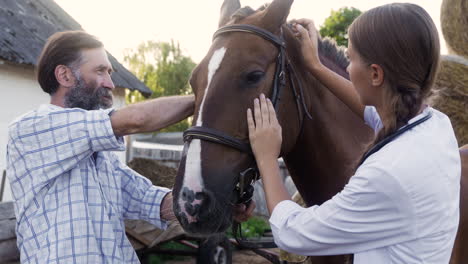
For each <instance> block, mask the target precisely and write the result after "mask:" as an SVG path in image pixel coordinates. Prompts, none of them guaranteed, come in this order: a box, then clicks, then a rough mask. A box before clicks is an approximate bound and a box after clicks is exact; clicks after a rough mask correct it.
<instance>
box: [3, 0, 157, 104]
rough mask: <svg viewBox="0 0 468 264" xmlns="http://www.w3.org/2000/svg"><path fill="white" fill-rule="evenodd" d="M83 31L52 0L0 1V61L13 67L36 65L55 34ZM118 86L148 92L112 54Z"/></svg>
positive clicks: (115, 81)
mask: <svg viewBox="0 0 468 264" xmlns="http://www.w3.org/2000/svg"><path fill="white" fill-rule="evenodd" d="M66 30H82V28H81V26H80V24H78V23H77V22H76V21H75V20H74V19H73V18H72V17H71V16H70V15H68V14H67V13H66V12H65V11H64V10H63V9H62V8H61V7H60V6H58V5H57V4H56V3H55V2H54V1H52V0H14V1H13V0H0V59H1V60H5V61H9V62H12V63H16V64H24V65H31V66H33V65H36V62H37V59H38V57H39V55H40V52H41V50H42V48H43V46H44V44H45V42H46V40H47V38H48V37H49V36H51V35H52V34H53V33H55V32H59V31H66ZM108 55H109V60H110V62H111V64H112V66H113V68H114V70H115V73H114V74H113V75H112V80H113V81H114V84H115V85H116V86H117V87H121V88H128V89H131V90H138V91H140V92H141V93H143V94H144V95H150V94H151V90H150V89H149V88H148V87H147V86H146V85H145V84H144V83H142V82H141V81H140V80H138V79H137V78H136V77H135V76H134V75H133V74H132V73H131V72H129V71H128V70H127V69H125V67H123V66H122V64H120V63H119V62H118V61H117V60H116V59H115V58H114V57H113V56H112V55H111V54H108Z"/></svg>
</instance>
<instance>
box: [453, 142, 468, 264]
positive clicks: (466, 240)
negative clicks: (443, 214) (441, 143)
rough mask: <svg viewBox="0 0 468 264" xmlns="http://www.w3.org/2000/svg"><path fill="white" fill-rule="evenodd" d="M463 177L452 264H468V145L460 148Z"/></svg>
mask: <svg viewBox="0 0 468 264" xmlns="http://www.w3.org/2000/svg"><path fill="white" fill-rule="evenodd" d="M460 157H461V162H462V177H461V186H460V192H461V195H460V224H459V226H458V232H457V238H456V239H455V245H454V246H453V252H452V258H451V259H450V264H462V263H468V250H466V249H467V248H466V247H467V245H468V210H467V208H468V145H465V146H463V147H462V148H460Z"/></svg>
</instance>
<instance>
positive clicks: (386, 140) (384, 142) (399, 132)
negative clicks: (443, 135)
mask: <svg viewBox="0 0 468 264" xmlns="http://www.w3.org/2000/svg"><path fill="white" fill-rule="evenodd" d="M431 117H432V112H429V113H428V114H427V115H426V116H424V117H423V118H421V119H419V120H417V121H415V122H413V123H411V124H407V125H405V126H403V127H401V128H400V129H398V130H397V131H396V132H394V133H393V134H390V135H389V136H387V137H386V138H384V139H382V140H381V141H380V142H378V143H377V144H375V145H374V146H373V147H372V148H371V149H370V150H369V151H367V152H366V154H364V156H363V157H362V159H361V162H359V166H361V165H362V163H364V161H365V160H366V159H367V158H369V157H370V156H371V155H372V154H374V153H376V152H377V151H379V150H380V149H381V148H383V147H384V146H385V145H387V144H388V143H390V142H392V141H393V140H395V139H396V138H397V137H399V136H401V135H402V134H403V133H405V132H407V131H408V130H410V129H412V128H414V127H415V126H417V125H419V124H421V123H423V122H425V121H426V120H428V119H429V118H431Z"/></svg>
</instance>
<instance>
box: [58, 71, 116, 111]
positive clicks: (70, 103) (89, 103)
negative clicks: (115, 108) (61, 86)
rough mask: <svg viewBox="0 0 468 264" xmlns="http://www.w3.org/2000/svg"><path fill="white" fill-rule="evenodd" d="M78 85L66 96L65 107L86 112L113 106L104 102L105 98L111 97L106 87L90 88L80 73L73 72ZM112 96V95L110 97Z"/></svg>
mask: <svg viewBox="0 0 468 264" xmlns="http://www.w3.org/2000/svg"><path fill="white" fill-rule="evenodd" d="M73 75H74V76H75V79H76V84H75V86H74V87H72V88H71V90H70V91H69V92H68V93H67V94H66V95H65V107H69V108H81V109H85V110H97V109H107V108H109V107H111V106H112V104H108V103H106V102H104V101H102V98H103V96H105V95H109V91H108V89H106V88H104V87H98V88H96V87H90V86H88V85H87V84H86V82H85V81H84V80H83V79H82V78H81V76H80V74H79V73H76V72H73ZM110 96H112V95H110Z"/></svg>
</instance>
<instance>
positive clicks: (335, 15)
mask: <svg viewBox="0 0 468 264" xmlns="http://www.w3.org/2000/svg"><path fill="white" fill-rule="evenodd" d="M361 13H362V12H361V11H360V10H359V9H357V8H354V7H350V8H348V7H343V8H340V9H339V10H338V11H334V10H332V12H331V14H330V16H329V17H327V18H326V19H325V22H324V24H323V25H322V26H321V27H320V35H321V36H322V37H325V36H328V37H331V38H333V39H335V40H336V43H337V44H338V45H341V46H346V47H347V46H348V27H349V25H351V23H353V21H354V19H356V18H357V17H358V16H359V15H360V14H361Z"/></svg>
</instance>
